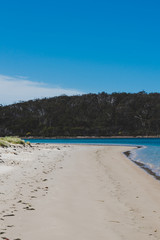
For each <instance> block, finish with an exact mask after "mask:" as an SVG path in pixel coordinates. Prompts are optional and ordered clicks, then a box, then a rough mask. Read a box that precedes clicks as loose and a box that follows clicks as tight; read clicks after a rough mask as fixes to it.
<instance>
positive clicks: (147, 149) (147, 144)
mask: <svg viewBox="0 0 160 240" xmlns="http://www.w3.org/2000/svg"><path fill="white" fill-rule="evenodd" d="M27 141H28V140H27ZM29 141H30V142H31V143H56V144H57V143H62V144H96V145H97V144H98V145H101V144H104V145H125V146H142V148H138V149H136V150H132V152H131V158H132V160H134V161H137V162H141V163H143V164H144V165H145V166H146V167H147V168H149V169H151V170H152V171H153V172H154V173H155V174H156V175H157V176H160V138H122V139H120V138H103V139H93V138H81V139H77V138H75V139H30V140H29Z"/></svg>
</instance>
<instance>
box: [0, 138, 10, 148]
mask: <svg viewBox="0 0 160 240" xmlns="http://www.w3.org/2000/svg"><path fill="white" fill-rule="evenodd" d="M9 146H10V145H9V143H8V142H6V141H4V140H2V139H0V147H9Z"/></svg>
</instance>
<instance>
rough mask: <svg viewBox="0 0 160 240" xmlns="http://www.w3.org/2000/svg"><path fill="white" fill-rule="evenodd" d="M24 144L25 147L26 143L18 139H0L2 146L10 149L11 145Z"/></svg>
mask: <svg viewBox="0 0 160 240" xmlns="http://www.w3.org/2000/svg"><path fill="white" fill-rule="evenodd" d="M10 143H11V144H22V145H24V144H25V142H24V141H23V140H22V139H21V138H18V137H1V138H0V146H2V147H8V146H9V144H10Z"/></svg>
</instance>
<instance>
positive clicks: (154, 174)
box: [124, 147, 160, 181]
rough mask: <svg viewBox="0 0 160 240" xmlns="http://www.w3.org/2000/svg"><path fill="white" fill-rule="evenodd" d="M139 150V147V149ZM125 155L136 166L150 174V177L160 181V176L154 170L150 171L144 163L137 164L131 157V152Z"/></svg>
mask: <svg viewBox="0 0 160 240" xmlns="http://www.w3.org/2000/svg"><path fill="white" fill-rule="evenodd" d="M137 148H139V147H137ZM124 155H125V156H126V157H127V158H128V159H129V160H130V161H132V162H133V163H135V164H136V165H138V166H139V167H140V168H141V169H143V170H144V171H145V172H146V173H148V174H149V175H151V176H153V177H154V178H155V179H156V180H158V181H160V176H159V175H157V174H156V173H155V172H154V171H153V170H152V169H150V168H149V167H147V166H146V165H145V164H144V163H142V162H137V161H135V160H133V159H132V158H131V157H130V155H131V151H127V152H124Z"/></svg>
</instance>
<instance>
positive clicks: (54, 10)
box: [0, 0, 160, 105]
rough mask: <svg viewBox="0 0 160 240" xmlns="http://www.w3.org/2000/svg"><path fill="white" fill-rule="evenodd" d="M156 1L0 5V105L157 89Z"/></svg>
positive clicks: (8, 1)
mask: <svg viewBox="0 0 160 240" xmlns="http://www.w3.org/2000/svg"><path fill="white" fill-rule="evenodd" d="M159 12H160V2H159V1H158V0H157V1H155V0H152V1H150V0H145V1H144V0H141V1H140V0H139V1H137V0H134V1H132V0H130V1H128V0H121V1H120V0H112V1H108V0H106V1H104V0H103V1H102V0H99V1H98V0H96V1H94V0H92V1H91V0H85V1H84V0H81V1H75V0H74V1H73V0H67V1H66V0H59V1H57V0H56V1H55V0H45V1H41V0H32V1H31V0H27V1H22V0H14V1H13V0H5V1H2V0H0V104H3V105H5V104H12V103H15V102H18V101H25V100H29V99H36V98H43V97H53V96H57V95H62V94H66V95H76V94H83V93H99V92H103V91H105V92H107V93H112V92H131V93H133V92H139V91H146V92H148V93H149V92H160V14H159Z"/></svg>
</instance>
